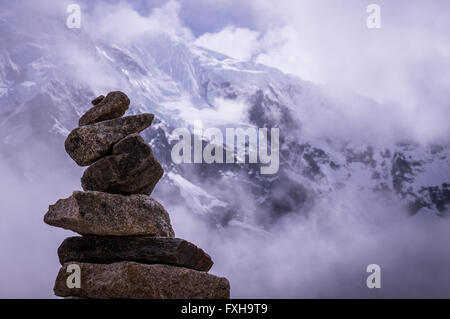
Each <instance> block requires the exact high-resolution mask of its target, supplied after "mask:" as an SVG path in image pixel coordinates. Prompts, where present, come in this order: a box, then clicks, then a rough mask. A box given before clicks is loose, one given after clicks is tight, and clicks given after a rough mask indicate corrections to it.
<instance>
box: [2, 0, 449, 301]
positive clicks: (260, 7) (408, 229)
mask: <svg viewBox="0 0 450 319" xmlns="http://www.w3.org/2000/svg"><path fill="white" fill-rule="evenodd" d="M0 2H2V6H4V8H5V10H4V11H3V12H4V14H5V18H6V19H7V20H8V21H14V23H16V24H17V25H20V26H21V27H23V28H24V29H25V30H28V32H29V34H28V35H30V34H31V35H33V32H36V36H39V37H40V36H43V34H45V36H48V34H47V33H48V30H53V31H52V32H54V34H55V39H56V40H57V41H60V39H61V37H60V31H59V29H58V26H60V27H62V28H64V24H65V18H66V17H67V13H66V11H65V9H66V5H67V4H68V3H70V2H66V3H64V2H63V1H62V2H58V5H55V4H54V1H42V0H41V1H33V2H31V1H16V2H13V3H12V2H9V1H8V3H6V2H5V1H3V0H1V1H0ZM3 2H5V3H3ZM238 2H239V4H240V5H242V8H243V10H242V12H246V13H248V14H246V15H243V13H242V12H241V11H240V12H237V11H239V10H233V6H232V5H236V4H237V2H236V1H230V2H227V1H217V2H216V1H215V2H214V6H215V8H216V12H214V11H212V6H213V5H212V4H211V3H210V2H207V1H186V2H183V4H181V3H178V2H175V1H170V2H168V3H164V1H151V2H149V3H150V4H149V3H146V2H141V1H138V2H137V3H138V4H137V5H136V4H134V5H132V4H128V3H127V2H119V1H107V2H99V3H98V4H96V5H93V4H92V3H88V1H80V4H81V6H82V9H83V10H85V11H83V21H84V22H83V23H85V27H86V28H87V30H92V37H93V38H101V39H103V40H104V41H109V40H110V39H111V41H120V42H121V43H124V44H126V43H129V42H131V41H132V39H134V38H135V37H139V36H140V35H141V34H143V33H145V32H150V33H151V32H156V33H158V32H168V33H170V34H171V35H172V36H174V37H179V38H180V39H182V40H183V41H187V42H189V43H195V44H197V45H203V46H206V47H209V48H210V49H213V50H217V51H219V52H223V53H225V54H229V55H231V56H234V57H236V58H240V59H246V60H253V61H255V62H259V63H263V64H268V65H270V66H273V67H276V68H279V69H281V70H282V71H284V72H288V73H292V74H294V75H296V76H299V77H301V78H302V79H304V80H307V81H311V82H313V83H317V84H319V85H321V87H322V88H324V90H327V92H329V95H330V96H331V97H333V98H335V99H336V101H340V100H342V101H348V100H346V96H347V95H350V94H356V95H361V96H365V97H367V98H368V99H373V100H376V101H378V102H382V103H383V104H381V105H382V106H380V104H376V105H377V106H376V107H377V109H372V108H371V106H372V105H375V104H372V103H369V102H367V103H365V107H364V108H363V109H358V108H357V105H358V101H359V100H357V99H355V101H354V103H353V104H348V105H347V106H348V108H347V109H345V103H344V102H342V103H339V104H337V106H342V107H343V109H342V108H338V107H336V108H332V109H330V110H327V112H320V111H319V110H314V109H311V111H310V113H308V114H304V113H302V114H299V116H301V117H305V116H307V117H308V121H305V126H304V133H305V135H306V136H308V137H311V138H313V137H314V138H315V137H322V136H326V135H329V134H333V135H335V136H339V137H342V138H346V139H349V140H352V138H353V137H354V141H359V139H360V138H361V136H360V134H359V132H361V131H364V132H366V133H367V132H368V133H367V134H368V135H367V136H365V137H364V138H365V140H371V139H377V137H378V138H379V139H381V140H384V141H385V142H386V140H387V143H388V144H389V143H391V142H393V141H394V140H395V139H396V138H398V137H402V138H407V139H414V140H417V141H419V142H423V143H428V142H430V141H439V142H443V143H445V144H448V136H449V133H450V132H449V126H448V122H449V119H450V105H449V103H450V96H449V90H448V87H449V84H450V78H449V76H448V74H450V72H449V71H450V64H449V62H448V61H449V58H450V44H449V40H448V30H449V23H450V22H449V20H448V19H444V18H443V14H444V13H447V12H448V3H447V2H444V1H433V2H424V1H422V2H418V1H396V4H395V5H392V4H390V3H389V1H378V2H379V4H380V6H381V8H382V19H383V20H382V28H381V30H378V31H377V30H367V28H366V26H365V18H366V17H367V13H366V12H365V5H361V3H362V1H349V2H345V5H343V3H342V2H339V6H338V5H337V4H336V2H335V1H333V0H330V1H298V2H297V1H295V2H294V1H281V2H280V3H279V4H277V6H275V7H274V6H273V1H238ZM313 3H314V4H313ZM153 6H156V7H155V8H156V9H155V8H153ZM195 12H197V13H198V12H200V13H202V15H201V16H200V18H199V16H197V15H195V14H194V13H195ZM203 14H204V16H205V19H203V18H202V17H203ZM213 14H216V15H217V17H219V18H218V19H212V18H211V15H213ZM42 17H44V18H42ZM196 20H201V21H196ZM430 21H433V23H427V22H430ZM55 26H56V27H55ZM376 32H379V33H376ZM1 36H2V31H1V30H0V37H1ZM12 41H13V40H12ZM55 45H56V46H57V48H58V50H60V52H61V57H62V59H71V60H72V61H74V60H75V61H78V64H79V65H80V70H78V72H76V73H74V74H69V75H68V76H73V77H74V78H76V79H77V80H78V81H81V82H83V83H86V84H87V85H88V86H90V87H91V88H92V89H93V90H94V91H107V90H109V89H116V88H119V89H120V85H121V84H122V83H118V82H115V80H114V79H113V78H111V77H108V76H106V75H105V74H104V73H102V71H103V69H102V66H101V64H97V63H96V61H92V60H89V59H90V58H89V56H87V55H84V52H83V50H82V48H73V47H71V46H70V44H66V43H56V44H55ZM88 70H91V71H92V72H88ZM386 79H387V80H386ZM38 85H39V84H38ZM342 92H345V93H342ZM0 107H1V108H3V107H5V106H3V105H2V106H0ZM0 112H1V110H0ZM223 112H226V109H225V108H224V110H223ZM224 116H226V114H225V115H224ZM330 123H333V125H330ZM365 129H367V130H365ZM380 136H381V137H380ZM30 142H31V144H33V145H34V146H33V150H36V149H42V150H43V151H42V152H38V151H34V152H33V154H34V156H29V152H28V150H27V149H22V150H17V152H16V153H15V154H14V156H13V158H16V159H17V161H20V162H22V165H21V167H22V168H23V167H25V168H26V169H25V170H23V171H18V170H16V169H14V168H13V166H14V165H12V164H11V160H10V159H11V154H6V153H5V151H4V150H2V149H0V154H1V157H0V172H1V174H2V177H1V178H0V192H1V194H2V196H1V200H0V252H1V254H2V256H1V258H0V297H1V298H14V297H25V298H50V297H53V291H52V288H53V284H54V280H55V278H56V274H57V271H58V269H59V262H58V257H57V253H56V251H57V247H58V246H59V245H60V243H61V242H62V240H63V239H64V238H66V237H68V236H73V235H75V234H74V233H72V232H70V231H64V230H61V229H58V228H54V227H50V226H48V225H46V224H44V222H43V216H44V214H45V213H46V211H47V209H48V205H50V204H53V203H55V202H56V200H57V199H59V198H65V197H68V196H70V194H71V192H72V191H73V190H79V189H81V186H80V180H79V178H80V176H81V173H82V169H80V168H77V167H75V166H76V165H75V163H73V162H71V161H70V159H69V158H68V157H67V156H66V157H64V156H62V157H61V162H60V163H59V164H58V165H54V163H53V162H52V161H50V158H52V160H53V157H52V156H50V155H49V154H48V151H47V150H46V146H45V142H44V143H42V141H30ZM40 143H42V144H40ZM60 148H61V152H62V151H63V148H64V145H63V140H61V145H60ZM167 152H170V150H167ZM36 156H38V158H37V157H36ZM47 157H48V158H47ZM6 158H8V159H9V160H6ZM164 178H167V176H166V177H164ZM448 179H450V176H448ZM156 187H157V188H158V187H161V188H163V187H164V185H161V186H159V185H157V186H156ZM216 187H220V185H216ZM158 194H159V195H164V196H167V193H166V192H165V191H164V189H160V190H157V191H156V192H155V197H156V199H157V200H159V201H160V202H161V203H162V204H163V205H165V207H166V209H167V210H168V212H169V213H170V216H171V220H172V224H173V228H174V230H175V233H176V236H177V237H180V238H185V239H187V240H189V241H191V242H193V243H195V244H196V245H198V246H199V247H202V248H203V249H204V250H205V251H206V252H208V253H209V254H210V255H211V256H212V259H213V260H214V263H215V265H214V266H213V268H212V270H211V272H212V273H213V274H217V275H220V276H225V277H227V278H228V279H229V280H230V283H231V296H232V297H233V298H252V297H257V298H283V297H286V298H314V297H328V298H330V297H331V298H335V297H343V298H347V297H369V298H371V297H373V298H382V297H383V298H385V297H388V298H389V297H393V298H400V297H401V298H405V297H438V298H439V297H447V298H448V297H450V276H449V274H448V272H449V269H450V254H449V250H448V243H449V242H450V232H449V230H450V227H449V226H450V220H449V219H448V218H441V217H437V216H435V215H433V214H428V215H427V214H419V215H417V216H412V217H411V216H409V215H408V214H407V213H406V211H404V209H403V208H402V205H400V203H395V202H394V203H391V202H389V201H387V200H386V201H385V200H378V199H377V198H375V197H374V196H372V194H367V193H365V192H361V191H360V190H358V189H357V187H352V186H349V187H348V188H345V189H342V190H336V192H334V193H333V194H331V195H329V196H326V197H324V198H319V199H318V200H317V201H316V202H315V204H314V206H313V207H312V208H311V210H310V212H309V213H308V214H307V216H305V215H301V216H300V215H295V214H290V215H287V216H284V217H282V218H280V220H278V221H277V222H276V223H274V224H273V225H272V226H271V227H266V230H264V231H262V230H258V229H256V230H255V229H246V228H242V227H238V226H233V225H229V226H228V227H225V228H217V227H212V226H211V225H210V224H209V223H207V222H206V221H203V220H202V219H201V218H200V217H198V216H197V215H196V214H193V213H192V212H191V211H189V210H187V209H186V208H185V207H180V206H177V205H173V204H172V202H173V201H172V200H169V198H164V197H162V198H161V197H157V196H158ZM239 200H240V201H243V202H244V201H246V200H247V201H248V202H249V206H252V205H254V204H255V203H254V202H253V199H252V198H246V194H241V198H239ZM252 210H253V211H254V214H258V208H257V206H256V207H255V206H252ZM369 264H378V265H380V266H381V285H382V286H381V287H382V288H381V289H368V288H367V286H366V278H367V276H368V275H369V274H368V273H366V267H367V265H369Z"/></svg>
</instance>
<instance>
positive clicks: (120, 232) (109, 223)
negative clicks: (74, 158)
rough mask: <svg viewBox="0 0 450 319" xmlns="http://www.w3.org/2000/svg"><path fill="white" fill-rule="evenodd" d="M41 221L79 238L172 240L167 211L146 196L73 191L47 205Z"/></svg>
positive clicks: (172, 235)
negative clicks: (129, 237)
mask: <svg viewBox="0 0 450 319" xmlns="http://www.w3.org/2000/svg"><path fill="white" fill-rule="evenodd" d="M44 221H45V222H46V223H47V224H49V225H52V226H56V227H61V228H65V229H70V230H73V231H74V232H77V233H79V234H81V235H113V236H161V237H174V236H175V234H174V231H173V229H172V226H171V224H170V217H169V214H168V213H167V211H166V210H165V209H164V207H163V206H162V205H161V204H160V203H158V202H157V201H156V200H154V199H153V198H151V197H149V196H146V195H130V196H123V195H118V194H107V193H102V192H80V191H75V192H73V194H72V196H70V197H68V198H65V199H60V200H58V201H57V202H56V204H54V205H51V206H50V207H49V210H48V212H47V214H45V217H44Z"/></svg>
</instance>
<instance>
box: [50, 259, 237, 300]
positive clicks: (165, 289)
mask: <svg viewBox="0 0 450 319" xmlns="http://www.w3.org/2000/svg"><path fill="white" fill-rule="evenodd" d="M70 264H73V263H66V264H64V265H63V267H62V268H61V269H60V271H59V273H58V277H57V278H56V282H55V288H54V291H55V294H56V295H57V296H61V297H69V296H73V297H81V298H101V299H106V298H114V299H116V298H118V299H125V298H126V299H155V298H158V299H161V298H164V299H219V298H222V299H225V298H229V297H230V283H229V282H228V280H227V279H226V278H222V277H217V276H214V275H211V274H208V273H206V272H203V271H197V270H192V269H188V268H183V267H176V266H169V265H159V264H155V265H146V264H140V263H135V262H118V263H113V264H91V263H75V264H77V265H78V266H79V267H80V279H81V285H80V288H68V287H67V279H68V276H70V275H71V273H70V272H69V273H68V272H67V266H68V265H70Z"/></svg>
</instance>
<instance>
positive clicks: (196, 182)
mask: <svg viewBox="0 0 450 319" xmlns="http://www.w3.org/2000/svg"><path fill="white" fill-rule="evenodd" d="M53 27H54V26H52V25H51V24H49V26H47V29H51V28H53ZM0 30H1V31H0V32H1V37H0V105H1V108H0V143H1V145H0V147H1V153H2V157H3V159H4V160H6V161H7V162H8V163H9V165H10V167H11V169H16V170H17V171H18V172H20V173H21V174H23V175H24V177H26V178H38V175H37V174H38V172H39V171H40V170H41V169H42V167H53V166H59V167H64V166H68V167H69V166H73V163H72V162H70V161H69V160H68V157H67V156H66V155H65V154H64V153H63V152H64V148H63V141H64V139H65V137H66V136H67V134H68V133H69V132H70V131H71V130H72V129H73V128H75V127H76V125H77V119H78V118H79V117H80V116H81V115H82V114H83V113H84V112H85V111H86V110H87V109H88V108H90V100H91V99H93V98H94V97H96V96H98V95H100V94H105V93H107V91H112V90H121V91H123V92H125V93H126V94H127V95H128V96H129V97H130V100H131V107H130V110H129V111H128V113H141V112H151V113H154V114H155V115H156V120H155V122H154V124H153V125H152V126H151V127H150V128H149V129H148V130H146V131H145V132H144V136H145V138H146V140H147V141H148V142H149V143H150V145H151V146H152V147H153V150H154V153H155V155H156V157H157V158H158V159H159V161H160V162H161V163H162V164H163V167H164V169H165V172H166V174H165V177H164V178H163V180H162V181H161V182H160V184H159V185H158V187H157V190H156V195H155V197H157V198H164V202H165V203H167V204H170V203H172V204H174V205H180V206H184V207H186V208H188V210H190V211H191V212H192V213H195V214H200V215H202V216H203V217H204V218H205V219H207V220H209V221H210V222H211V223H213V224H215V225H217V226H218V227H225V226H228V227H231V226H235V227H244V228H246V229H250V230H255V231H259V230H263V229H265V228H268V227H270V225H271V224H273V223H275V222H276V221H277V220H278V219H279V218H280V217H282V216H284V215H288V214H305V215H307V214H308V213H309V212H310V211H311V209H312V207H314V205H316V203H317V202H318V201H322V200H333V199H335V198H339V194H340V192H342V191H352V192H364V193H365V194H368V195H369V196H371V197H373V198H377V199H380V200H383V201H386V204H387V205H389V203H398V202H401V203H402V205H404V206H405V207H406V208H407V209H408V211H409V212H410V213H411V214H416V213H418V212H421V213H427V212H428V213H432V214H436V215H444V214H445V213H446V212H448V210H449V204H450V156H449V155H450V152H449V145H447V144H445V143H442V142H441V143H435V144H429V145H423V144H419V143H417V142H415V141H413V140H405V139H404V138H401V139H400V138H399V139H398V140H389V141H387V140H386V141H385V143H380V142H379V141H377V142H374V143H371V141H370V140H367V139H366V140H363V141H362V140H360V139H359V138H358V137H357V136H352V135H351V134H349V135H348V136H342V134H336V135H335V134H332V133H328V134H316V135H315V134H311V132H312V130H311V128H313V127H314V126H315V125H317V126H319V125H321V126H323V125H327V126H329V127H330V128H332V127H333V126H335V125H336V123H333V122H329V123H323V122H321V123H316V122H317V119H318V118H319V119H320V118H322V115H323V118H327V117H326V116H325V115H326V114H327V113H328V112H336V110H339V109H340V108H344V107H347V103H350V104H352V106H353V107H354V106H355V105H356V107H360V108H366V109H367V110H370V109H372V108H376V107H378V104H377V103H376V102H374V101H371V100H369V99H364V98H359V97H354V98H351V99H349V100H346V101H341V100H339V101H338V100H335V99H333V97H332V95H330V94H328V93H327V91H326V90H325V89H324V88H322V87H319V86H316V85H314V84H312V83H310V82H307V81H303V80H301V79H299V78H296V77H294V76H291V75H287V74H284V73H282V72H280V71H278V70H276V69H274V68H270V67H266V66H264V65H261V64H255V63H251V62H242V61H237V60H235V59H232V58H229V57H227V56H225V55H223V54H220V53H217V52H212V51H210V50H207V49H204V48H201V47H198V46H195V45H193V44H190V43H186V42H185V41H183V40H181V39H178V38H176V37H173V36H169V35H165V34H161V33H157V34H148V35H145V36H142V37H139V38H137V39H135V40H133V41H132V42H128V43H126V44H125V43H119V42H118V43H111V42H106V41H102V40H101V39H100V40H99V39H97V38H95V37H90V36H89V34H88V33H86V32H83V31H82V30H81V31H80V30H75V31H73V30H68V29H64V28H59V29H58V30H59V31H58V32H52V33H46V32H44V31H42V32H37V33H34V34H33V35H29V34H28V33H27V32H25V31H24V30H21V29H20V27H16V26H14V25H12V24H10V23H8V21H7V20H4V19H2V20H0ZM42 30H45V28H44V27H42ZM198 119H200V120H202V121H203V125H204V126H205V127H218V128H222V129H223V128H225V127H268V128H271V127H279V128H280V169H279V171H278V173H277V174H274V175H261V174H260V172H259V164H174V163H173V162H172V160H171V157H170V151H171V149H172V146H173V145H174V143H176V140H175V139H174V137H173V135H172V131H173V130H174V129H175V128H179V127H191V126H192V123H193V121H194V120H198ZM342 121H344V122H345V121H346V118H343V119H342ZM356 121H357V119H356ZM353 124H354V123H348V125H349V126H351V125H353ZM344 125H345V124H344ZM326 131H327V132H332V131H333V130H332V129H328V130H326ZM363 133H364V132H361V135H364V134H363ZM204 142H205V143H206V142H207V141H204ZM30 158H32V159H34V160H32V161H30Z"/></svg>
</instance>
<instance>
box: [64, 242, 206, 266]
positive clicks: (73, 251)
mask: <svg viewBox="0 0 450 319" xmlns="http://www.w3.org/2000/svg"><path fill="white" fill-rule="evenodd" d="M58 256H59V261H60V263H61V265H63V264H64V263H66V262H69V261H77V262H86V263H93V264H111V263H114V262H120V261H134V262H138V263H142V264H169V265H173V266H180V267H186V268H191V269H195V270H199V271H208V270H209V269H211V267H212V265H213V262H212V260H211V257H210V256H209V255H208V254H206V253H205V252H204V251H203V250H202V249H200V248H198V247H197V246H195V245H194V244H192V243H190V242H188V241H186V240H184V239H179V238H167V237H138V236H121V237H119V236H83V237H69V238H66V239H65V240H64V242H63V243H62V244H61V246H59V248H58Z"/></svg>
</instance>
